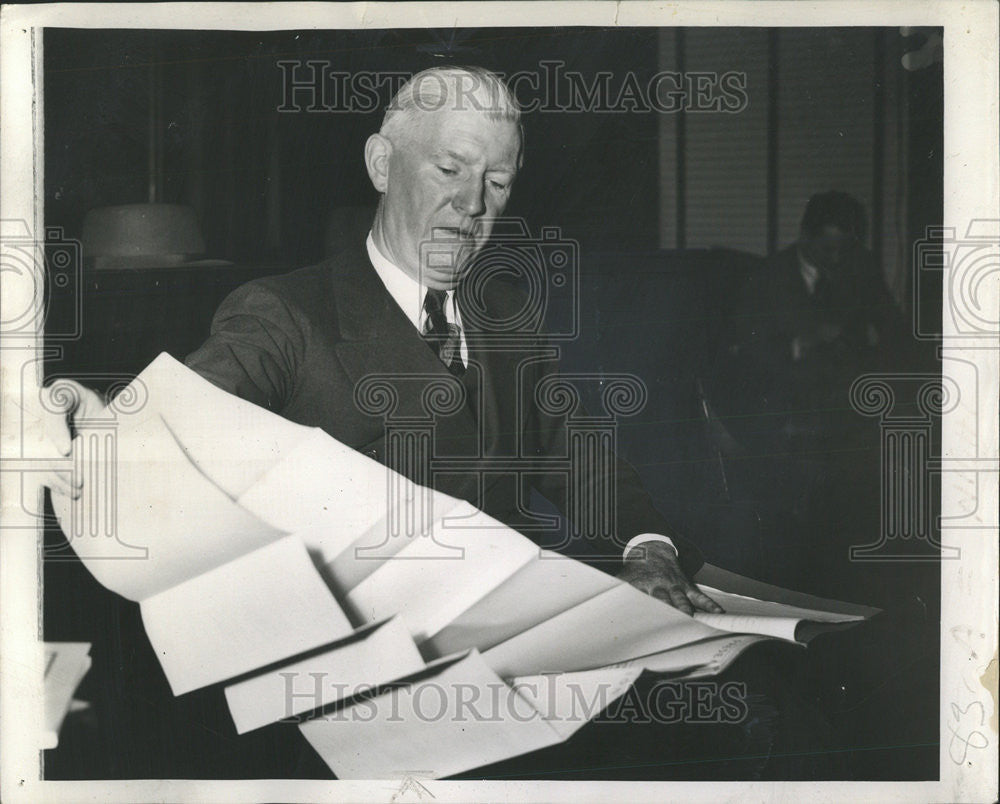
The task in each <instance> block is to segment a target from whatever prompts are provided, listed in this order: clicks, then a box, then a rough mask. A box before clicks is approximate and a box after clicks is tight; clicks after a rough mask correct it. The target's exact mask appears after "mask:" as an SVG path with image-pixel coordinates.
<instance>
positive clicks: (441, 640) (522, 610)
mask: <svg viewBox="0 0 1000 804" xmlns="http://www.w3.org/2000/svg"><path fill="white" fill-rule="evenodd" d="M620 583H622V582H621V581H619V580H617V579H615V578H614V577H612V576H611V575H608V574H607V573H605V572H601V571H600V570H597V569H594V568H593V567H590V566H587V565H586V564H584V563H582V562H580V561H575V560H573V559H572V558H567V557H566V556H562V555H560V554H558V553H553V552H550V551H548V550H542V551H540V552H537V553H536V554H535V556H534V557H533V558H532V559H531V561H529V562H528V563H527V564H525V565H524V566H522V567H521V568H520V569H518V570H517V572H515V573H514V574H513V575H511V576H510V577H509V578H508V579H507V580H505V581H504V582H503V583H502V584H500V586H498V587H497V588H496V589H494V590H493V591H492V592H490V593H489V594H487V595H485V596H484V597H483V598H482V599H481V600H480V601H478V602H477V603H476V604H475V605H473V606H472V607H471V608H469V609H467V610H466V611H464V612H463V613H462V614H460V615H459V616H458V617H456V618H455V619H454V620H452V621H451V622H450V623H448V624H447V625H446V626H445V627H444V628H442V629H441V630H440V631H438V632H437V633H436V634H434V635H433V636H432V637H431V638H430V639H428V640H427V642H426V643H424V644H423V645H422V646H421V648H422V649H423V650H425V651H427V652H428V653H430V654H432V655H434V656H446V655H448V654H450V653H457V652H459V651H463V650H468V649H469V648H478V649H479V650H480V651H485V650H487V649H488V648H492V647H493V646H494V645H497V644H499V643H500V642H503V641H504V640H506V639H510V638H511V637H513V636H515V635H517V634H519V633H521V632H522V631H526V630H527V629H528V628H531V627H533V626H535V625H538V624H539V623H541V622H544V621H545V620H548V619H549V618H550V617H554V616H555V615H557V614H559V613H560V612H563V611H565V610H566V609H569V608H572V607H573V606H575V605H577V604H579V603H582V602H583V601H585V600H589V599H590V598H592V597H594V596H596V595H599V594H600V593H601V592H604V591H607V590H608V589H610V588H611V587H613V586H616V585H618V584H620Z"/></svg>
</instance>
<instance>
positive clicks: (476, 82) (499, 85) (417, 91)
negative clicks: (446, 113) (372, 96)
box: [379, 65, 524, 165]
mask: <svg viewBox="0 0 1000 804" xmlns="http://www.w3.org/2000/svg"><path fill="white" fill-rule="evenodd" d="M443 109H453V110H460V111H461V110H469V109H471V110H473V111H477V112H482V113H483V114H484V115H486V116H487V117H488V118H489V119H491V120H509V121H510V122H512V123H514V124H516V125H517V128H518V133H519V134H520V138H521V147H520V149H519V153H518V165H520V162H521V159H522V154H523V152H524V127H523V126H522V125H521V107H520V105H519V104H518V102H517V98H516V97H514V93H513V92H511V90H510V87H508V86H507V85H506V84H505V83H504V82H503V80H502V79H501V78H500V76H498V75H497V74H496V73H493V72H490V71H489V70H487V69H485V68H483V67H475V66H453V65H452V66H441V67H431V68H430V69H428V70H423V71H422V72H419V73H417V74H416V75H414V76H413V77H412V78H410V80H409V81H407V82H406V83H405V84H403V86H402V87H400V89H399V92H397V93H396V95H395V97H394V98H393V99H392V100H391V101H390V102H389V107H388V108H387V109H386V112H385V117H383V118H382V128H381V129H380V130H379V133H380V134H381V135H382V136H383V137H385V138H386V139H388V140H389V141H390V142H401V141H402V140H403V138H405V136H406V135H407V134H409V133H411V132H413V130H414V129H415V128H416V127H417V126H418V125H419V123H420V114H421V113H422V112H436V111H440V110H443Z"/></svg>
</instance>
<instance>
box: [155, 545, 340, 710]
mask: <svg viewBox="0 0 1000 804" xmlns="http://www.w3.org/2000/svg"><path fill="white" fill-rule="evenodd" d="M141 610H142V620H143V624H144V625H145V626H146V634H147V635H148V636H149V641H150V643H152V645H153V648H154V649H155V650H156V655H157V657H158V658H159V660H160V664H161V665H162V666H163V671H164V673H165V674H166V676H167V680H168V681H169V682H170V688H171V689H172V690H173V693H174V695H181V694H183V693H185V692H189V691H191V690H195V689H198V688H200V687H204V686H207V685H208V684H213V683H216V682H219V681H225V680H227V679H230V678H233V677H235V676H238V675H241V674H243V673H247V672H249V671H251V670H254V669H256V668H259V667H263V666H265V665H268V664H270V663H272V662H275V661H278V660H279V659H284V658H287V657H290V656H293V655H295V654H298V653H301V652H303V651H306V650H309V649H310V648H315V647H318V646H320V645H324V644H326V643H328V642H332V641H334V640H336V639H339V638H341V637H344V636H347V635H348V634H350V633H351V632H352V628H351V624H350V623H349V622H348V620H347V617H346V615H345V614H344V612H343V611H342V610H341V608H340V606H338V605H337V602H336V600H335V599H334V597H333V594H332V593H331V592H330V590H329V589H328V588H327V586H326V584H325V583H323V580H322V578H321V577H320V575H319V573H318V572H317V570H316V568H315V567H314V566H313V564H312V561H311V560H310V558H309V556H308V554H307V552H306V548H305V546H304V545H303V544H302V541H301V540H300V539H299V538H298V537H297V536H287V537H285V538H283V539H280V540H278V541H276V542H273V543H271V544H269V545H266V546H264V547H261V548H259V549H258V550H255V551H253V552H251V553H248V554H246V555H244V556H241V557H239V558H236V559H234V560H233V561H230V562H228V563H226V564H224V565H222V566H220V567H217V568H215V569H213V570H211V571H209V572H206V573H204V574H202V575H199V576H197V577H195V578H192V579H190V580H188V581H185V582H183V583H180V584H177V585H176V586H173V587H171V588H169V589H166V590H164V591H163V592H160V593H159V594H157V595H153V596H152V597H148V598H146V599H145V600H143V601H142V603H141Z"/></svg>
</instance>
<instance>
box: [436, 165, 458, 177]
mask: <svg viewBox="0 0 1000 804" xmlns="http://www.w3.org/2000/svg"><path fill="white" fill-rule="evenodd" d="M438 170H440V171H441V172H442V173H443V174H444V175H445V176H454V175H455V174H456V173H458V171H457V170H455V169H454V168H449V167H444V166H443V165H438Z"/></svg>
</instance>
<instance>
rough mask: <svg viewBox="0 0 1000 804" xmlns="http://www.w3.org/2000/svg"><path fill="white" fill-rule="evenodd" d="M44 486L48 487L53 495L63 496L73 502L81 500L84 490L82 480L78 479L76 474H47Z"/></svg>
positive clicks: (43, 482) (43, 478) (52, 472)
mask: <svg viewBox="0 0 1000 804" xmlns="http://www.w3.org/2000/svg"><path fill="white" fill-rule="evenodd" d="M42 484H43V485H45V486H48V487H49V491H51V492H52V493H53V494H62V495H63V496H64V497H69V498H70V499H73V500H76V499H79V497H80V494H81V492H82V489H83V481H82V479H80V478H78V477H76V474H75V473H74V472H56V471H51V472H45V473H44V474H43V475H42Z"/></svg>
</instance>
